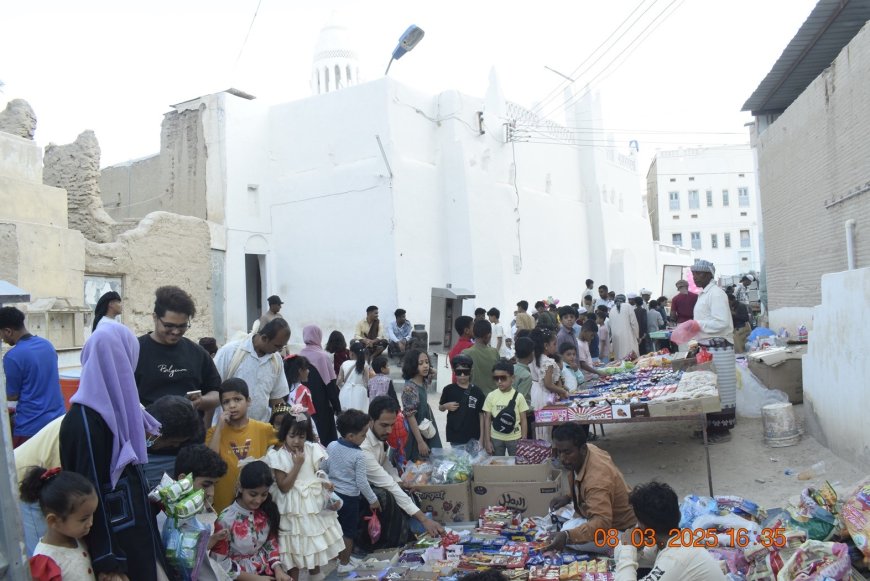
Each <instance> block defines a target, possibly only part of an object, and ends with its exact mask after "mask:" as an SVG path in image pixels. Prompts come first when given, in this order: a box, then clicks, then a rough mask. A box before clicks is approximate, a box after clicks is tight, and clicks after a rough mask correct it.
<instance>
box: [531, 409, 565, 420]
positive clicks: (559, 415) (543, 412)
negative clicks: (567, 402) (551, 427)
mask: <svg viewBox="0 0 870 581" xmlns="http://www.w3.org/2000/svg"><path fill="white" fill-rule="evenodd" d="M570 409H571V408H569V407H568V406H547V407H544V408H541V409H539V410H536V411H535V423H550V422H567V421H570V416H569V410H570Z"/></svg>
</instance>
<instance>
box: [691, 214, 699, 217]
mask: <svg viewBox="0 0 870 581" xmlns="http://www.w3.org/2000/svg"><path fill="white" fill-rule="evenodd" d="M697 217H698V215H697V214H692V215H691V216H690V218H697Z"/></svg>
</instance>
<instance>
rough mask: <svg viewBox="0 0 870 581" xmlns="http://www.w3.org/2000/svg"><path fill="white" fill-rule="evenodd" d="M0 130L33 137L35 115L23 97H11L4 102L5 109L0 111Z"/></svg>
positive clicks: (25, 137)
mask: <svg viewBox="0 0 870 581" xmlns="http://www.w3.org/2000/svg"><path fill="white" fill-rule="evenodd" d="M0 131H2V132H3V133H9V134H11V135H17V136H18V137H23V138H24V139H33V135H34V134H35V133H36V115H35V114H34V113H33V109H32V108H31V107H30V103H28V102H27V101H25V100H24V99H12V100H11V101H9V102H8V103H6V109H4V110H3V111H2V112H0Z"/></svg>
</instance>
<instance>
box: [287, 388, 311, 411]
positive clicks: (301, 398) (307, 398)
mask: <svg viewBox="0 0 870 581" xmlns="http://www.w3.org/2000/svg"><path fill="white" fill-rule="evenodd" d="M290 399H291V400H292V401H293V403H297V404H299V405H301V406H303V407H304V408H305V411H307V412H308V415H309V416H313V415H314V414H316V413H317V409H316V408H315V407H314V400H312V399H311V390H310V389H308V387H306V386H305V385H300V386H299V387H297V388H296V389H295V390H294V392H293V393H292V394H291V396H290Z"/></svg>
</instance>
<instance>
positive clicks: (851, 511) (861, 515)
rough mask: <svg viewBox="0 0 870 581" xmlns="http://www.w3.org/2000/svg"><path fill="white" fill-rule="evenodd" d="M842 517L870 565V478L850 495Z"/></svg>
mask: <svg viewBox="0 0 870 581" xmlns="http://www.w3.org/2000/svg"><path fill="white" fill-rule="evenodd" d="M840 517H841V518H842V519H843V523H844V524H845V525H846V530H847V531H849V534H850V535H851V536H852V540H853V541H855V546H856V547H857V548H858V550H860V551H861V552H862V553H863V554H864V562H865V563H866V564H868V565H870V478H867V479H865V480H864V481H863V482H862V483H861V484H860V485H859V486H858V488H857V490H855V492H854V493H852V494H851V495H849V497H848V498H847V499H846V502H845V503H843V508H842V509H841V511H840Z"/></svg>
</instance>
